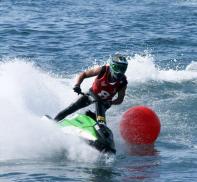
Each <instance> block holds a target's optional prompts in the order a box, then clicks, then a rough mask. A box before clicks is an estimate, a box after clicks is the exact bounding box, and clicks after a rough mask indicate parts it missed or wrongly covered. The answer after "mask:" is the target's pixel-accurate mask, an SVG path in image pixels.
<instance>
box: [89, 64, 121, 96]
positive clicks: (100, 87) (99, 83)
mask: <svg viewBox="0 0 197 182" xmlns="http://www.w3.org/2000/svg"><path fill="white" fill-rule="evenodd" d="M105 67H106V71H105V73H104V74H103V76H101V77H100V78H99V77H98V76H97V77H96V79H95V80H94V82H93V84H92V87H91V91H92V92H93V93H94V94H95V95H97V96H99V97H100V98H101V99H102V100H112V98H113V97H114V96H115V94H116V93H117V91H118V90H119V89H120V85H121V80H120V81H119V80H118V81H116V82H113V83H110V82H109V81H108V76H109V74H110V70H109V66H105Z"/></svg>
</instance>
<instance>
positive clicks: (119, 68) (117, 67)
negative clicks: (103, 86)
mask: <svg viewBox="0 0 197 182" xmlns="http://www.w3.org/2000/svg"><path fill="white" fill-rule="evenodd" d="M110 66H111V69H112V70H113V71H114V72H115V73H122V74H124V73H125V72H126V70H127V65H126V64H125V65H124V64H113V63H112V64H111V65H110Z"/></svg>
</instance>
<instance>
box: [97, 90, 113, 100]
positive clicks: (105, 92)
mask: <svg viewBox="0 0 197 182" xmlns="http://www.w3.org/2000/svg"><path fill="white" fill-rule="evenodd" d="M98 95H99V97H100V98H101V99H107V98H108V97H109V96H110V94H109V93H108V92H107V91H105V90H102V91H101V92H100V93H98Z"/></svg>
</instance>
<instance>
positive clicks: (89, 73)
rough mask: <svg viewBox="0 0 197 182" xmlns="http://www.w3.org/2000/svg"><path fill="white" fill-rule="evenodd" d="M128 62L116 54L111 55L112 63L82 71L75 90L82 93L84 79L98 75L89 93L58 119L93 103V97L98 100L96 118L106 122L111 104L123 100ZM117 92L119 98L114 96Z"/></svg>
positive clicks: (64, 111) (65, 110) (60, 114)
mask: <svg viewBox="0 0 197 182" xmlns="http://www.w3.org/2000/svg"><path fill="white" fill-rule="evenodd" d="M127 66H128V62H127V59H126V58H125V56H123V55H121V54H115V55H113V56H111V57H110V64H109V65H104V66H100V67H96V68H91V69H89V70H86V71H84V72H82V73H80V74H79V75H78V77H77V80H76V84H75V86H74V88H73V90H74V92H76V93H78V94H81V93H82V92H81V88H80V85H81V83H82V82H83V80H84V79H86V78H89V77H94V76H96V79H95V80H94V82H93V84H92V87H91V88H90V90H89V92H88V93H87V94H84V95H82V96H81V97H80V98H79V99H78V100H77V101H76V102H75V103H72V104H71V105H70V106H68V107H67V108H66V109H64V110H63V111H61V112H60V113H58V114H57V116H55V118H54V119H55V120H56V121H60V120H62V119H64V118H65V117H66V116H68V115H69V114H72V113H74V112H75V111H77V110H79V109H81V108H84V107H86V106H88V105H90V104H92V103H93V101H92V98H91V97H93V98H94V100H97V102H95V106H96V120H97V121H98V122H99V123H104V124H105V122H106V121H105V112H106V110H107V109H109V108H110V107H111V105H119V104H121V103H122V102H123V100H124V97H125V91H126V88H127V78H126V76H125V72H126V70H127ZM116 94H117V98H115V99H113V97H114V96H115V95H116Z"/></svg>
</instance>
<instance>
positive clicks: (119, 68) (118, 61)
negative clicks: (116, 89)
mask: <svg viewBox="0 0 197 182" xmlns="http://www.w3.org/2000/svg"><path fill="white" fill-rule="evenodd" d="M109 65H110V71H111V73H112V75H113V76H115V77H116V78H118V77H121V76H123V75H124V73H125V72H126V70H127V66H128V62H127V59H126V58H125V56H122V55H121V54H115V55H114V56H112V57H111V59H110V64H109Z"/></svg>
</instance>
